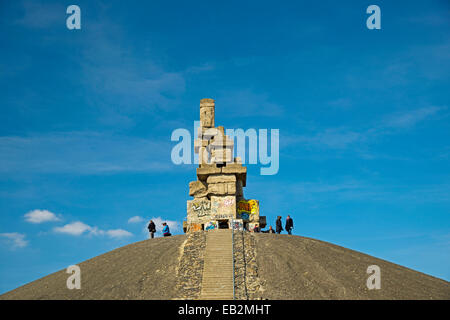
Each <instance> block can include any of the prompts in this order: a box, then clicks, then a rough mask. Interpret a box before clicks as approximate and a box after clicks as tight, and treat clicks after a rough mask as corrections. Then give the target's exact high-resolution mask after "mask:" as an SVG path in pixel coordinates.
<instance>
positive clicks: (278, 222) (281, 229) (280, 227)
mask: <svg viewBox="0 0 450 320" xmlns="http://www.w3.org/2000/svg"><path fill="white" fill-rule="evenodd" d="M276 228H277V233H278V234H280V233H281V231H283V225H282V223H281V216H278V217H277V221H276Z"/></svg>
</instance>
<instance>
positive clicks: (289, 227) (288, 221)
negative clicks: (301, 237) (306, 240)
mask: <svg viewBox="0 0 450 320" xmlns="http://www.w3.org/2000/svg"><path fill="white" fill-rule="evenodd" d="M292 229H294V220H292V218H291V217H290V216H287V218H286V231H287V232H288V234H292Z"/></svg>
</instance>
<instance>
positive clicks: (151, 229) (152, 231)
mask: <svg viewBox="0 0 450 320" xmlns="http://www.w3.org/2000/svg"><path fill="white" fill-rule="evenodd" d="M147 229H148V232H150V237H151V238H152V239H153V238H154V237H155V232H156V226H155V223H154V222H153V220H150V223H149V224H148V226H147Z"/></svg>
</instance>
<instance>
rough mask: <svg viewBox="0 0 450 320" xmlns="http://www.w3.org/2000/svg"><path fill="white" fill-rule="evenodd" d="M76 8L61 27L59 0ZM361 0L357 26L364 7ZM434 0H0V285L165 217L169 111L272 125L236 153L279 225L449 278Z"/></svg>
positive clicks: (180, 201)
mask: <svg viewBox="0 0 450 320" xmlns="http://www.w3.org/2000/svg"><path fill="white" fill-rule="evenodd" d="M71 4H77V5H78V6H79V7H80V8H81V25H82V28H81V30H68V29H67V28H66V18H67V16H68V15H67V14H66V8H67V6H69V5H71ZM371 4H377V5H378V6H379V7H380V8H381V30H368V29H367V27H366V19H367V17H368V16H369V15H368V14H366V8H367V7H368V6H369V5H371ZM449 13H450V6H449V4H448V2H446V1H395V2H393V1H376V2H367V1H316V2H311V1H289V2H275V1H245V2H244V1H227V2H226V3H224V2H218V1H214V2H213V1H194V2H192V1H190V2H187V1H177V2H174V1H95V2H94V1H75V2H72V1H71V2H68V1H1V2H0V36H1V39H2V41H1V42H0V115H1V116H0V213H1V214H0V219H1V220H0V234H1V236H0V260H1V263H0V292H5V291H8V290H11V289H13V288H15V287H17V286H19V285H22V284H25V283H27V282H29V281H32V280H35V279H37V278H40V277H42V276H45V275H47V274H49V273H51V272H54V271H57V270H60V269H63V268H66V267H67V266H69V265H71V264H75V263H79V262H81V261H84V260H86V259H88V258H91V257H94V256H97V255H99V254H101V253H104V252H106V251H109V250H112V249H114V248H117V247H120V246H123V245H125V244H128V243H132V242H135V241H139V240H143V239H145V238H146V236H147V234H146V232H145V230H144V228H145V221H141V220H140V219H139V218H134V219H132V220H131V221H130V218H132V217H142V218H143V219H145V220H147V219H149V218H160V219H158V220H157V221H158V222H159V221H163V220H164V221H170V222H171V226H172V231H173V233H174V234H179V233H181V232H182V230H181V228H180V225H181V221H182V220H183V218H184V217H185V211H186V200H188V199H189V196H188V184H189V181H192V180H195V178H196V177H195V171H194V170H195V165H182V166H176V165H174V164H172V162H171V159H170V152H171V150H172V148H173V146H174V145H175V144H176V143H174V142H172V141H170V136H171V133H172V131H173V130H175V129H177V128H187V129H189V130H191V131H192V130H193V122H194V121H195V120H198V113H199V101H200V99H201V98H214V99H215V100H216V124H218V125H223V126H225V127H226V128H243V129H248V128H255V129H260V128H267V129H272V128H273V129H279V130H280V169H279V172H278V174H276V175H272V176H261V175H260V174H259V172H260V168H261V166H260V165H249V166H248V178H247V187H246V190H245V191H244V192H245V195H246V197H247V198H254V199H259V200H260V206H261V214H264V215H266V216H267V217H268V220H269V221H270V222H272V223H273V222H274V219H275V217H276V216H277V215H282V216H283V217H285V216H286V215H287V214H290V215H291V216H292V217H293V218H294V224H295V229H294V234H297V235H303V236H308V237H313V238H317V239H321V240H324V241H329V242H332V243H335V244H338V245H341V246H344V247H348V248H351V249H354V250H358V251H362V252H364V253H367V254H370V255H374V256H376V257H379V258H383V259H386V260H389V261H392V262H395V263H398V264H401V265H404V266H407V267H410V268H413V269H415V270H419V271H422V272H424V273H427V274H430V275H433V276H436V277H440V278H443V279H446V280H450V268H449V267H448V266H449V265H450V254H449V253H450V166H449V163H450V161H449V159H450V144H449V140H450V125H449V119H450V117H449V116H450V109H449V105H450V99H449V98H450V97H449V93H448V92H449V85H450V83H449V76H448V75H449V66H450V37H449V33H448V31H449V24H450V19H449Z"/></svg>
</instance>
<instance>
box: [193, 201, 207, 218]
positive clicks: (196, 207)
mask: <svg viewBox="0 0 450 320" xmlns="http://www.w3.org/2000/svg"><path fill="white" fill-rule="evenodd" d="M192 210H193V211H194V212H195V213H196V214H197V217H199V218H200V217H204V216H209V215H210V214H211V202H210V201H201V202H197V203H195V202H192Z"/></svg>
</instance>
